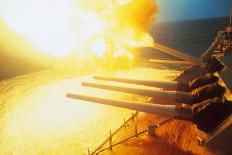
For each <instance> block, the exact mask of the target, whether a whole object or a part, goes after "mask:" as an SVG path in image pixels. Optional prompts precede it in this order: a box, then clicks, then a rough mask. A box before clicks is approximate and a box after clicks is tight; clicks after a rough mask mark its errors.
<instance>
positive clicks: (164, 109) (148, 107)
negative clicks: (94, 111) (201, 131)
mask: <svg viewBox="0 0 232 155" xmlns="http://www.w3.org/2000/svg"><path fill="white" fill-rule="evenodd" d="M66 97H68V98H72V99H79V100H84V101H90V102H95V103H100V104H105V105H111V106H116V107H121V108H127V109H131V110H136V111H142V112H148V113H154V114H160V115H165V116H167V117H171V118H177V119H182V120H192V116H193V112H192V109H191V108H185V107H182V106H176V105H160V104H149V103H138V102H128V101H117V100H111V99H104V98H98V97H92V96H86V95H78V94H70V93H68V94H66Z"/></svg>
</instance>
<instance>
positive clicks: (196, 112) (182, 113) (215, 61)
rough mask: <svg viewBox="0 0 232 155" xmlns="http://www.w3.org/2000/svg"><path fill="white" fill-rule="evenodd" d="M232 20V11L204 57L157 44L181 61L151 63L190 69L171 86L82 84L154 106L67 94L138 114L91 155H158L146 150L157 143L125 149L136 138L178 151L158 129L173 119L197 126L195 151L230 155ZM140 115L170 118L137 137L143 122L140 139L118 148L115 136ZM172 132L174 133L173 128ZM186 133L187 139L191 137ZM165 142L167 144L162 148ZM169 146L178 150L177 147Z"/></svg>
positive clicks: (118, 80) (138, 81)
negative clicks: (132, 96)
mask: <svg viewBox="0 0 232 155" xmlns="http://www.w3.org/2000/svg"><path fill="white" fill-rule="evenodd" d="M231 16H232V9H231V12H230V20H229V24H228V26H226V27H224V28H222V29H221V30H220V31H219V32H218V34H217V36H216V37H215V39H214V41H213V43H212V44H211V46H210V47H209V48H208V49H207V50H206V51H205V52H204V53H203V54H202V55H201V56H200V57H194V56H192V55H189V54H186V53H185V52H181V51H178V50H175V49H172V48H170V47H167V46H165V45H162V44H159V43H155V45H154V47H153V48H154V49H156V50H158V51H162V52H165V53H167V54H169V55H172V56H174V57H176V58H178V59H179V60H178V61H175V60H156V59H150V60H149V62H150V63H158V64H164V65H169V66H171V65H172V64H179V65H182V66H188V67H186V68H187V69H185V70H183V71H182V73H181V74H180V75H179V76H177V77H176V79H175V80H174V81H169V82H168V81H156V80H155V79H154V80H143V79H136V78H133V79H129V78H123V77H107V76H94V77H93V78H94V79H95V80H97V81H110V82H114V83H120V84H122V83H126V84H130V85H139V86H144V87H141V88H140V87H139V88H132V87H128V86H121V85H110V84H101V83H98V82H86V81H83V82H82V86H84V87H90V88H93V89H94V88H95V89H104V90H109V91H116V92H123V93H131V94H135V95H140V96H146V97H148V98H151V100H152V101H151V102H147V103H145V102H144V103H142V102H136V101H122V100H113V99H110V98H101V97H94V96H91V95H83V94H77V93H74V92H67V94H66V97H67V98H71V99H75V100H85V101H88V102H93V103H98V104H104V105H110V106H116V107H121V108H126V109H131V110H135V111H136V113H135V114H133V115H132V116H131V118H129V119H128V120H127V121H124V124H123V125H122V126H120V127H119V128H118V130H116V131H115V132H113V133H112V132H110V136H109V137H107V138H106V140H105V141H104V142H103V143H102V144H100V145H99V146H98V147H97V148H96V149H95V150H88V154H101V153H102V154H111V153H115V154H122V153H123V150H127V154H128V152H129V153H131V154H138V152H136V151H139V152H140V153H139V154H157V152H156V153H154V152H147V151H146V150H147V149H150V147H149V145H152V142H149V143H148V144H146V145H144V146H138V145H136V147H138V148H139V147H140V148H141V149H137V150H136V149H134V148H130V147H128V148H125V146H124V145H123V144H124V143H130V141H134V142H136V139H138V138H139V137H140V135H142V136H144V135H147V136H148V137H150V138H152V139H153V140H154V139H155V140H154V141H158V143H157V144H156V146H152V147H156V148H160V147H159V145H164V144H166V145H168V146H169V147H165V146H164V148H166V149H172V150H173V147H175V146H174V144H169V143H165V142H164V141H165V139H162V138H160V136H159V131H160V130H159V128H162V127H163V128H168V127H166V126H167V124H169V123H171V122H172V121H174V120H180V122H182V121H183V122H185V123H190V124H191V126H194V131H195V133H196V134H195V137H194V138H193V139H194V140H196V141H197V144H198V146H195V147H193V149H194V148H195V149H196V148H197V149H199V148H201V147H203V148H206V149H207V150H209V152H210V151H212V152H214V153H215V152H216V153H219V154H230V153H231V149H230V140H231V138H232V83H231V76H232V68H231V67H232V65H231V58H232V57H231V55H232V24H231ZM156 88H157V89H156ZM83 89H84V88H83ZM156 101H159V103H156ZM141 112H145V113H151V114H156V115H162V116H165V117H167V118H168V119H166V120H164V121H163V122H161V123H159V124H154V123H152V122H148V123H146V124H145V126H146V127H147V129H145V130H143V131H141V132H138V130H137V128H138V127H139V126H140V125H141V126H142V124H143V123H142V121H140V122H137V123H136V125H135V134H134V135H133V136H131V137H129V138H122V140H121V141H119V142H115V143H114V141H113V140H112V139H113V136H115V135H117V134H120V133H119V131H120V130H121V129H122V128H124V127H125V128H126V127H127V123H128V121H130V120H133V121H134V119H135V118H136V116H138V115H139V113H141ZM147 115H150V114H147ZM128 126H129V125H128ZM133 127H134V126H132V125H130V126H129V127H128V128H133ZM169 130H174V129H172V128H170V129H169ZM186 134H187V135H188V133H186ZM124 136H125V135H124ZM119 137H120V136H119ZM121 137H123V136H121ZM125 137H126V136H125ZM140 140H141V139H140ZM144 140H145V139H144ZM160 141H162V143H161V142H160ZM177 141H178V140H177ZM159 142H160V143H159ZM183 143H187V142H183ZM106 145H107V146H106ZM170 145H173V147H172V146H170ZM189 145H190V142H189ZM156 148H154V149H156ZM180 149H184V147H180ZM120 150H121V152H120ZM113 151H115V152H113ZM179 151H180V152H179V154H189V153H191V152H184V153H183V152H181V150H179ZM133 152H135V153H133ZM159 153H161V152H159ZM159 153H158V154H159ZM198 153H199V152H198ZM201 153H202V152H201ZM206 154H207V153H206Z"/></svg>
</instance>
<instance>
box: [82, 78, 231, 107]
mask: <svg viewBox="0 0 232 155" xmlns="http://www.w3.org/2000/svg"><path fill="white" fill-rule="evenodd" d="M82 85H83V86H87V87H92V88H99V89H105V90H112V91H118V92H125V93H132V94H136V95H143V96H148V97H153V98H162V99H164V100H165V99H169V100H173V101H176V102H180V103H186V104H190V105H192V104H195V103H200V102H202V101H204V100H207V99H212V98H215V97H219V98H221V97H222V96H223V95H224V94H225V91H226V90H225V88H224V87H223V86H221V85H219V84H213V85H210V86H207V87H203V88H202V89H200V90H198V91H194V92H180V91H163V90H155V89H147V88H146V89H145V88H130V87H122V86H115V85H106V84H98V83H91V82H82Z"/></svg>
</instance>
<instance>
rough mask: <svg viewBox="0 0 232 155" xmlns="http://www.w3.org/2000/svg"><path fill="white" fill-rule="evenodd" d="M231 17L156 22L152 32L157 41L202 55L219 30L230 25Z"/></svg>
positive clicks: (195, 54) (151, 29)
mask: <svg viewBox="0 0 232 155" xmlns="http://www.w3.org/2000/svg"><path fill="white" fill-rule="evenodd" d="M228 22H229V17H221V18H212V19H201V20H189V21H175V22H162V23H155V24H154V25H153V26H152V27H151V28H150V33H151V35H152V36H153V38H154V40H155V42H159V43H162V44H164V45H167V46H170V47H172V48H174V49H177V50H180V51H183V52H186V53H189V54H192V55H194V56H200V55H201V54H202V53H203V52H204V51H205V50H206V49H207V48H208V47H209V46H210V45H211V43H212V41H213V40H214V38H215V37H216V35H217V32H218V31H219V30H220V29H222V28H223V27H225V26H226V25H228Z"/></svg>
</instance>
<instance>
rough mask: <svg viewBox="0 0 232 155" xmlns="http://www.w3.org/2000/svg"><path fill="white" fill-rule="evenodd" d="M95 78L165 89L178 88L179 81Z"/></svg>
mask: <svg viewBox="0 0 232 155" xmlns="http://www.w3.org/2000/svg"><path fill="white" fill-rule="evenodd" d="M94 78H95V79H98V80H105V81H114V82H123V83H130V84H138V85H144V86H152V87H159V88H164V89H165V90H177V88H178V83H177V82H176V81H172V82H165V81H153V80H135V79H124V78H113V77H103V76H94Z"/></svg>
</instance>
